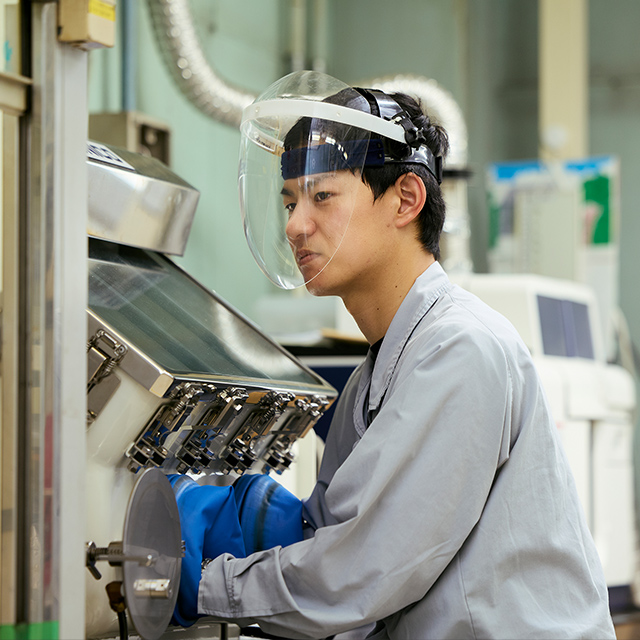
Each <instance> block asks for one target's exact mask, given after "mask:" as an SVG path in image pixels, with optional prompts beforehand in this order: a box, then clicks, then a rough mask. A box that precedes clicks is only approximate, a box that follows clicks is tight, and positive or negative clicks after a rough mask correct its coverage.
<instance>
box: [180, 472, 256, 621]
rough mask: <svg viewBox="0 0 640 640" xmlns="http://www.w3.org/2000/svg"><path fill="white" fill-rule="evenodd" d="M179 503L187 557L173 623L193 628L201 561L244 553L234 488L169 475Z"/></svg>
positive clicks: (184, 559) (239, 556) (183, 564)
mask: <svg viewBox="0 0 640 640" xmlns="http://www.w3.org/2000/svg"><path fill="white" fill-rule="evenodd" d="M168 478H169V482H170V483H171V486H172V487H173V492H174V493H175V496H176V502H177V503H178V511H179V513H180V527H181V530H182V539H183V540H184V542H185V556H184V558H183V559H182V570H181V573H180V591H179V593H178V600H177V602H176V606H175V609H174V612H173V618H172V620H171V622H172V623H173V624H179V625H181V626H183V627H189V626H191V625H192V624H193V623H194V622H195V621H196V620H197V619H198V618H199V617H200V616H199V615H198V586H199V584H200V578H201V576H202V561H203V560H204V559H205V558H215V557H217V556H219V555H221V554H223V553H230V554H232V555H233V556H235V557H236V558H243V557H244V556H245V555H246V553H245V547H244V541H243V537H242V531H241V530H240V522H239V518H238V510H237V507H236V501H235V500H234V490H233V487H213V486H206V485H205V486H200V485H199V484H197V483H196V482H195V481H194V480H192V479H191V478H189V477H188V476H183V475H170V476H168Z"/></svg>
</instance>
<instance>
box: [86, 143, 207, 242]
mask: <svg viewBox="0 0 640 640" xmlns="http://www.w3.org/2000/svg"><path fill="white" fill-rule="evenodd" d="M87 158H88V161H87V171H88V180H89V220H88V223H87V233H88V235H89V236H92V237H94V238H101V239H103V240H109V241H111V242H117V243H119V244H124V245H129V246H133V247H140V248H143V249H151V250H153V251H159V252H161V253H168V254H171V255H182V254H183V253H184V250H185V248H186V245H187V239H188V237H189V231H190V230H191V224H192V222H193V216H194V214H195V211H196V206H197V204H198V199H199V197H200V193H199V192H198V191H197V190H196V189H194V188H193V187H192V186H191V185H189V184H187V183H186V182H185V181H184V180H182V179H181V178H179V177H178V176H177V175H175V174H174V173H173V172H172V171H171V170H170V169H169V168H168V167H166V166H165V165H164V164H162V162H160V161H159V160H156V159H155V158H150V157H147V156H143V155H140V154H137V153H132V152H130V151H127V150H125V149H121V148H118V147H113V146H110V145H102V144H99V143H91V142H90V143H89V144H88V156H87ZM119 160H122V161H124V162H120V161H119ZM127 165H128V166H127Z"/></svg>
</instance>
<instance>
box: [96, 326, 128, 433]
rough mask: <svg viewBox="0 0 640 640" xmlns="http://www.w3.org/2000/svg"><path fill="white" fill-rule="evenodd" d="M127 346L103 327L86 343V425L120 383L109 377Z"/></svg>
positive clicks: (125, 352) (124, 354)
mask: <svg viewBox="0 0 640 640" xmlns="http://www.w3.org/2000/svg"><path fill="white" fill-rule="evenodd" d="M127 351H128V347H127V345H126V344H123V343H122V342H120V341H119V340H118V339H117V338H115V337H114V336H113V335H111V334H110V333H108V332H107V331H105V330H104V329H98V331H96V333H95V334H94V335H93V336H91V338H89V341H88V343H87V360H88V363H87V374H88V380H87V426H88V425H90V424H91V423H92V422H93V421H94V420H95V419H96V418H97V416H98V415H99V413H100V411H102V409H103V408H104V406H105V405H106V404H107V402H108V401H109V399H110V398H111V396H113V394H114V393H115V391H116V389H117V388H118V386H119V384H120V380H118V379H117V378H115V377H110V376H111V373H112V372H113V370H114V369H115V368H116V367H117V366H118V365H119V364H120V362H122V359H123V358H124V357H125V356H126V355H127Z"/></svg>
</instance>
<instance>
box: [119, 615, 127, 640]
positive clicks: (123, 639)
mask: <svg viewBox="0 0 640 640" xmlns="http://www.w3.org/2000/svg"><path fill="white" fill-rule="evenodd" d="M118 626H119V627H120V640H128V638H129V629H128V627H127V612H126V611H118Z"/></svg>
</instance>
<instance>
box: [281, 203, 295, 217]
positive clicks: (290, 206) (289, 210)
mask: <svg viewBox="0 0 640 640" xmlns="http://www.w3.org/2000/svg"><path fill="white" fill-rule="evenodd" d="M295 208H296V203H295V202H290V203H289V204H285V205H284V209H285V211H286V212H287V213H288V214H289V215H291V214H292V213H293V210H294V209H295Z"/></svg>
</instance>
